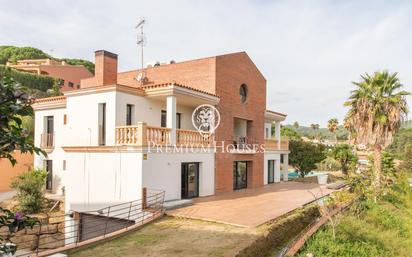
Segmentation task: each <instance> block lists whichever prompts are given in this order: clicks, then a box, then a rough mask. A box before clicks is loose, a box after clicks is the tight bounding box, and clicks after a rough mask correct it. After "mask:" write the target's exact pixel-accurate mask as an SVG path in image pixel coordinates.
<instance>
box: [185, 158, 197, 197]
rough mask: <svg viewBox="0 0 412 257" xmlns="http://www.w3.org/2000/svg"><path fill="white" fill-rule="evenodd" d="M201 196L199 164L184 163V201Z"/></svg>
mask: <svg viewBox="0 0 412 257" xmlns="http://www.w3.org/2000/svg"><path fill="white" fill-rule="evenodd" d="M198 196H199V163H198V162H191V163H182V199H188V198H193V197H198Z"/></svg>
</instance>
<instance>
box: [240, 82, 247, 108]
mask: <svg viewBox="0 0 412 257" xmlns="http://www.w3.org/2000/svg"><path fill="white" fill-rule="evenodd" d="M239 95H240V101H241V102H242V103H245V102H246V100H247V86H246V84H242V85H241V86H240V89H239Z"/></svg>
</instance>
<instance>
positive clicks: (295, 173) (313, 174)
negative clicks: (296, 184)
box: [288, 171, 324, 179]
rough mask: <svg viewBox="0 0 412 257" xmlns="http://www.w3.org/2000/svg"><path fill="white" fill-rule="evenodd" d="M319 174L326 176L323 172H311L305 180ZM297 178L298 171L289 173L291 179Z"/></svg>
mask: <svg viewBox="0 0 412 257" xmlns="http://www.w3.org/2000/svg"><path fill="white" fill-rule="evenodd" d="M319 174H324V173H323V172H316V171H311V172H309V173H308V174H306V176H305V178H307V177H316V176H317V175H319ZM297 177H299V173H297V172H296V171H289V174H288V178H289V179H294V178H297Z"/></svg>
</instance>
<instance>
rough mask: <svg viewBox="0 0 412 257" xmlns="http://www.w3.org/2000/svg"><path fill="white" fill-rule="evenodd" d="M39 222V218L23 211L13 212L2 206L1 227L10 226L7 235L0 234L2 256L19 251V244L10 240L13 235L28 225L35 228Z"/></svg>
mask: <svg viewBox="0 0 412 257" xmlns="http://www.w3.org/2000/svg"><path fill="white" fill-rule="evenodd" d="M37 223H38V220H37V219H35V218H31V217H28V216H26V215H24V214H23V213H22V212H16V213H13V212H12V211H10V210H7V209H4V208H1V207H0V228H2V227H7V228H8V234H7V235H6V236H5V237H2V236H0V257H12V256H14V254H15V253H16V251H17V245H15V244H13V243H12V242H11V241H10V238H11V237H12V235H13V234H14V233H16V232H17V231H20V230H22V229H24V228H26V227H30V228H33V226H34V225H36V224H37Z"/></svg>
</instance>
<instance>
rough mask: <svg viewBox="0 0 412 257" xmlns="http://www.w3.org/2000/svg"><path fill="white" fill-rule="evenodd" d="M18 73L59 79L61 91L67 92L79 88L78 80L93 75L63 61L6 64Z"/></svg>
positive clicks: (34, 60) (46, 60) (35, 60)
mask: <svg viewBox="0 0 412 257" xmlns="http://www.w3.org/2000/svg"><path fill="white" fill-rule="evenodd" d="M6 65H7V66H8V67H12V68H14V69H17V70H20V71H27V72H31V73H36V74H39V75H40V74H41V75H47V76H50V77H53V78H56V79H61V80H62V81H61V90H62V91H68V90H73V89H79V88H80V80H82V79H85V78H89V77H93V74H92V73H91V72H90V71H89V70H88V69H86V68H85V67H84V66H83V65H70V64H67V63H66V62H65V61H61V62H60V61H55V60H51V59H33V60H19V61H17V64H11V63H9V62H8V63H7V64H6Z"/></svg>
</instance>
